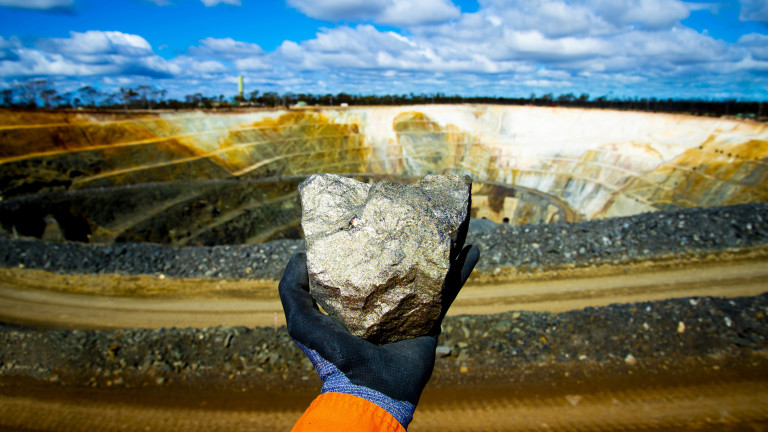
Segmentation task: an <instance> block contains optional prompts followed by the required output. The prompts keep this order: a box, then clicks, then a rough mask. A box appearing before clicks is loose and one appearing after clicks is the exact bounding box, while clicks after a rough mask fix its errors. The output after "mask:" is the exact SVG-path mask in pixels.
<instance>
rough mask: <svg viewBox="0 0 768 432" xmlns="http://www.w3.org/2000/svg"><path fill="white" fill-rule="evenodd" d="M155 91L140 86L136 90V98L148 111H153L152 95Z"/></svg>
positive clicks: (146, 86)
mask: <svg viewBox="0 0 768 432" xmlns="http://www.w3.org/2000/svg"><path fill="white" fill-rule="evenodd" d="M153 91H154V89H153V88H152V87H150V86H148V85H140V86H138V87H137V88H136V90H135V92H136V96H137V97H139V98H140V99H141V100H142V102H143V105H144V108H146V109H152V105H151V98H150V95H151V94H152V92H153Z"/></svg>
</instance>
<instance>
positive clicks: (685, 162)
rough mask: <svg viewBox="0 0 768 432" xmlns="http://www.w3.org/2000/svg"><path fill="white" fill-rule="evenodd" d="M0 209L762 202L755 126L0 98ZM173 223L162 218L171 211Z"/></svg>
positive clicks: (765, 150)
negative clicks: (398, 192)
mask: <svg viewBox="0 0 768 432" xmlns="http://www.w3.org/2000/svg"><path fill="white" fill-rule="evenodd" d="M0 142H2V143H3V145H2V146H0V147H2V148H0V164H1V165H2V171H0V172H2V175H0V193H1V194H2V198H3V201H2V202H0V210H2V211H0V223H1V224H2V227H3V229H4V230H6V231H8V232H13V231H15V232H17V233H19V234H22V235H28V236H34V237H47V238H48V239H56V238H66V239H70V240H79V241H98V242H111V241H152V242H159V243H169V244H180V245H184V244H219V243H249V242H263V241H268V240H272V239H277V238H285V237H293V238H295V237H299V236H300V235H301V232H300V229H299V227H298V214H299V213H298V198H297V196H296V185H297V184H298V183H299V182H300V181H301V180H302V179H303V178H305V177H306V176H308V175H310V174H314V173H318V172H328V173H337V174H347V175H351V176H355V177H357V178H359V179H365V180H368V181H376V180H381V179H390V180H394V181H407V182H410V181H414V180H415V179H417V178H420V177H423V176H425V175H427V174H431V173H463V174H469V175H471V176H473V178H474V179H475V184H476V185H475V187H474V188H473V208H472V216H473V217H477V218H487V219H491V220H493V221H495V222H509V223H531V222H533V223H536V222H543V223H549V222H556V221H569V220H579V219H594V218H602V217H613V216H625V215H632V214H637V213H641V212H646V211H654V210H658V209H670V208H677V207H696V206H713V205H726V204H737V203H746V202H756V201H766V200H768V170H766V167H767V166H768V130H767V128H766V125H764V124H759V123H754V122H747V121H737V120H729V119H711V118H701V117H689V116H680V115H666V114H647V113H637V112H617V111H603V110H582V109H561V108H536V107H506V106H490V105H455V106H454V105H451V106H441V105H429V106H409V107H360V108H344V109H332V108H330V109H301V110H274V111H268V110H261V111H248V112H227V113H210V112H202V111H200V112H181V113H136V114H134V113H130V114H125V113H104V112H91V113H87V112H77V111H73V112H24V111H7V110H5V111H0ZM169 221H172V222H169Z"/></svg>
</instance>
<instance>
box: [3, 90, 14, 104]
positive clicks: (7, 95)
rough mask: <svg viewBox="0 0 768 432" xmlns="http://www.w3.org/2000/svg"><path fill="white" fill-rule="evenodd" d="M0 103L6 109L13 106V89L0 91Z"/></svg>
mask: <svg viewBox="0 0 768 432" xmlns="http://www.w3.org/2000/svg"><path fill="white" fill-rule="evenodd" d="M0 101H2V102H0V103H2V104H3V105H4V106H7V107H9V106H11V105H13V89H3V90H0Z"/></svg>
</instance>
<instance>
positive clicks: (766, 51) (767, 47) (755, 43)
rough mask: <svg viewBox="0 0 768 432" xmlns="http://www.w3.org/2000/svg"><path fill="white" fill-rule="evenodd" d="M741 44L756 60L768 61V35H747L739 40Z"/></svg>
mask: <svg viewBox="0 0 768 432" xmlns="http://www.w3.org/2000/svg"><path fill="white" fill-rule="evenodd" d="M739 44H740V45H742V46H744V47H745V48H746V49H747V50H748V51H749V53H750V54H751V55H752V58H754V59H755V60H762V61H768V35H764V34H758V33H750V34H746V35H744V36H742V37H740V38H739Z"/></svg>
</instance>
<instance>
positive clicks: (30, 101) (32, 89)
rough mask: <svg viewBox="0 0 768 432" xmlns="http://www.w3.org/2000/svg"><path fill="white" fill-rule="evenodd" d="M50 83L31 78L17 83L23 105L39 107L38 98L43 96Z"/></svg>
mask: <svg viewBox="0 0 768 432" xmlns="http://www.w3.org/2000/svg"><path fill="white" fill-rule="evenodd" d="M49 85H50V84H49V83H48V81H46V80H41V79H30V80H27V81H24V82H23V83H20V84H16V86H15V87H16V90H17V92H18V95H19V98H20V99H21V103H22V105H24V106H26V107H29V108H36V107H37V100H38V98H40V97H41V94H42V92H43V91H44V90H46V89H48V88H50V87H49Z"/></svg>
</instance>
